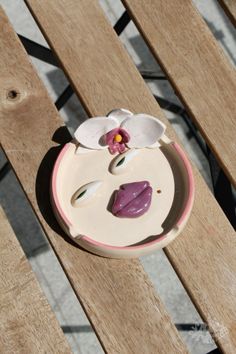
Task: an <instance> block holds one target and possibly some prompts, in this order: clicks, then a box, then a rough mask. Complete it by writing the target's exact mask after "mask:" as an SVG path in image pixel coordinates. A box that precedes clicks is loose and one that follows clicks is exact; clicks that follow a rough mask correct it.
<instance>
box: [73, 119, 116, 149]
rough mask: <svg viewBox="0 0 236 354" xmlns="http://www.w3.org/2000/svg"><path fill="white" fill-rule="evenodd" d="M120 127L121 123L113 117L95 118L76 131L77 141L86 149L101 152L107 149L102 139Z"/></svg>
mask: <svg viewBox="0 0 236 354" xmlns="http://www.w3.org/2000/svg"><path fill="white" fill-rule="evenodd" d="M117 127H119V122H118V121H117V120H116V119H115V118H112V117H95V118H91V119H88V120H86V121H85V122H83V123H82V124H81V125H80V126H79V127H78V128H77V130H76V131H75V134H74V136H75V138H76V140H77V141H78V142H79V143H81V144H82V145H83V146H84V147H87V148H90V149H94V150H100V149H105V148H107V145H105V144H103V141H102V137H103V136H104V134H106V133H108V132H109V131H110V130H112V129H114V128H117Z"/></svg>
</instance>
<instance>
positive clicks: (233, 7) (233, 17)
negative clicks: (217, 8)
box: [218, 0, 236, 27]
mask: <svg viewBox="0 0 236 354" xmlns="http://www.w3.org/2000/svg"><path fill="white" fill-rule="evenodd" d="M218 2H219V3H220V5H221V6H222V8H223V9H224V11H225V13H226V15H227V16H228V17H229V19H230V21H231V22H232V24H233V25H234V27H236V0H218Z"/></svg>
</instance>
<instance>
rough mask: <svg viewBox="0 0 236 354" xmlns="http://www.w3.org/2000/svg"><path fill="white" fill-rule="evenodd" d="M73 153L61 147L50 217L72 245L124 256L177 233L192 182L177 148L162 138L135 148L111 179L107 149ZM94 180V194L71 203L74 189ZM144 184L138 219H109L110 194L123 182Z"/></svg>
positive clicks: (188, 204)
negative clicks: (144, 207) (144, 205)
mask: <svg viewBox="0 0 236 354" xmlns="http://www.w3.org/2000/svg"><path fill="white" fill-rule="evenodd" d="M77 149H78V143H77V142H71V143H68V144H66V145H65V146H64V148H63V149H62V150H61V152H60V154H59V156H58V158H57V161H56V163H55V166H54V169H53V174H52V182H51V201H52V206H53V209H54V212H55V215H56V217H57V220H58V222H59V223H60V225H61V226H62V228H63V229H64V231H65V232H66V233H67V234H68V236H70V237H71V238H72V239H73V240H74V242H76V243H77V244H79V245H80V246H81V247H83V248H85V249H86V250H88V251H90V252H93V253H96V254H98V255H101V256H105V257H115V258H129V257H139V256H141V255H144V254H147V253H150V252H152V251H154V250H156V249H159V248H162V247H165V246H166V245H167V244H168V243H169V242H171V241H172V240H173V239H174V238H175V237H176V236H177V235H178V234H179V233H180V231H181V230H182V229H183V227H184V226H185V224H186V221H187V220H188V217H189V215H190V212H191V209H192V205H193V199H194V182H193V175H192V170H191V166H190V163H189V162H188V160H187V158H186V156H185V154H184V152H183V151H182V149H181V148H180V146H179V145H178V144H176V143H174V142H171V141H170V140H169V139H168V138H167V136H166V135H163V136H162V138H161V140H160V141H159V147H157V148H155V149H150V148H144V149H141V150H140V151H139V152H138V154H137V155H136V156H135V157H133V158H132V159H131V160H130V161H129V162H128V163H127V165H126V167H125V168H124V169H123V171H122V173H120V174H117V175H114V174H112V173H111V166H112V163H113V161H114V159H116V158H117V156H114V155H111V154H110V153H109V151H108V149H103V150H99V151H89V152H85V153H79V154H78V153H77ZM95 180H98V181H100V182H101V183H100V186H99V188H98V190H97V191H96V193H95V194H94V195H92V196H91V197H90V198H88V199H87V200H86V202H85V203H81V205H74V204H73V195H74V194H75V191H76V190H78V189H79V188H80V187H81V186H83V185H86V184H88V183H90V182H92V181H95ZM146 180H147V181H149V183H150V186H151V187H152V189H153V193H152V202H151V206H150V208H149V210H148V211H147V212H146V213H145V214H144V215H142V216H140V217H138V218H118V217H116V216H114V215H113V214H112V213H111V208H110V205H111V203H112V199H113V196H114V191H115V190H117V189H119V187H120V186H121V185H122V184H124V183H131V182H136V181H146Z"/></svg>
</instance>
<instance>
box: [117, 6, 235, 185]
mask: <svg viewBox="0 0 236 354" xmlns="http://www.w3.org/2000/svg"><path fill="white" fill-rule="evenodd" d="M123 3H124V5H125V6H126V7H127V9H128V10H129V13H130V15H131V16H132V18H133V20H134V21H135V23H136V25H137V26H138V28H139V30H140V31H141V33H142V34H143V36H144V38H145V40H146V42H147V44H148V45H149V47H150V49H151V51H152V52H153V54H154V56H155V57H156V58H157V60H158V61H159V63H160V64H161V66H162V68H163V70H164V71H165V73H166V74H167V76H168V78H169V80H170V81H171V83H172V85H173V86H174V88H175V91H176V93H177V95H178V96H179V97H180V99H181V100H182V101H183V103H184V105H185V106H186V108H187V110H188V112H189V113H190V115H191V117H192V118H193V119H194V121H195V122H196V124H197V126H198V127H199V129H200V131H201V133H202V135H203V136H204V138H205V139H206V141H207V143H208V144H209V146H210V147H211V149H212V151H213V153H214V154H215V155H216V157H217V159H218V161H219V163H220V165H221V166H222V168H223V169H224V171H225V173H226V174H227V176H228V177H229V178H230V180H231V181H232V183H233V184H234V186H236V159H235V155H236V139H235V137H236V113H235V112H236V100H235V95H236V72H235V69H234V68H233V67H232V66H231V64H230V62H229V61H228V59H227V58H226V57H225V55H224V53H223V51H222V49H221V48H220V47H219V46H218V44H217V42H216V40H215V38H214V37H213V35H212V34H211V32H210V30H209V29H208V27H207V25H206V24H205V22H204V21H203V19H202V17H201V16H200V14H199V13H198V11H197V10H196V8H195V7H194V5H193V3H192V1H191V0H184V1H181V2H178V1H175V0H170V1H165V0H147V1H146V2H145V6H143V1H142V0H138V1H137V0H123Z"/></svg>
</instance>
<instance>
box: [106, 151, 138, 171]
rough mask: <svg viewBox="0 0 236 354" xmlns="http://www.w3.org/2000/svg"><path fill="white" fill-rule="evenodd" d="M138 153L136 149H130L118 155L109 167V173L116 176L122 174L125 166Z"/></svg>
mask: <svg viewBox="0 0 236 354" xmlns="http://www.w3.org/2000/svg"><path fill="white" fill-rule="evenodd" d="M138 153H139V150H136V149H130V150H127V151H126V152H124V153H123V154H121V155H118V156H117V157H116V158H115V159H114V160H113V161H112V162H111V165H110V172H111V173H112V174H113V175H118V174H120V173H122V172H124V170H125V169H126V167H127V164H128V163H129V162H130V161H131V160H132V159H133V158H134V157H135V156H136V155H137V154H138Z"/></svg>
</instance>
